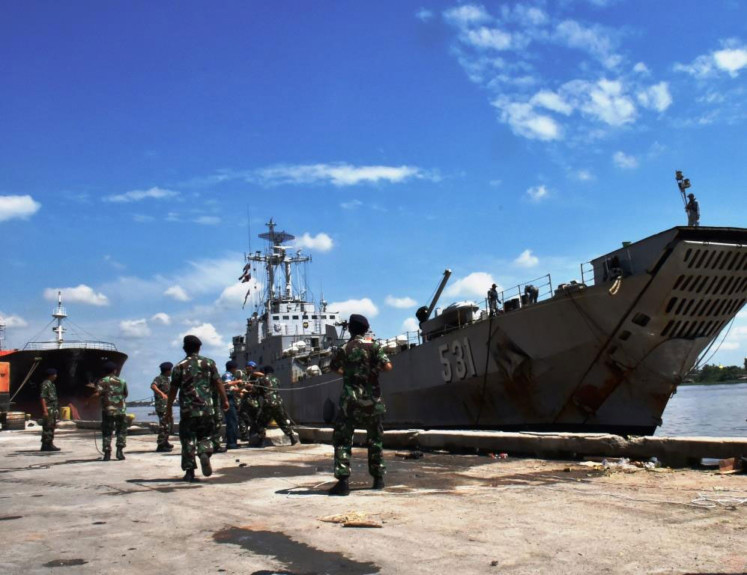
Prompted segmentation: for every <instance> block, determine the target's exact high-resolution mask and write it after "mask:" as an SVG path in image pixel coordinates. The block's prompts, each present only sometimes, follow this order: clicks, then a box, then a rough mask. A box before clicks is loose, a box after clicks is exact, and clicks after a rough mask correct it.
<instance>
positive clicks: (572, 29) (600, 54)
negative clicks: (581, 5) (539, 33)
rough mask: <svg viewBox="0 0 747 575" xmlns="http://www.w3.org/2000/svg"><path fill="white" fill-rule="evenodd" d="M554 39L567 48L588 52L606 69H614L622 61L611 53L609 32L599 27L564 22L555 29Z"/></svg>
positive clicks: (573, 21) (568, 21) (571, 21)
mask: <svg viewBox="0 0 747 575" xmlns="http://www.w3.org/2000/svg"><path fill="white" fill-rule="evenodd" d="M554 39H555V40H556V41H557V42H559V43H560V44H562V45H564V46H567V47H569V48H576V49H579V50H584V51H586V52H588V53H589V54H591V55H592V56H593V57H595V58H597V59H598V60H599V61H600V62H601V63H602V65H604V66H605V67H606V68H614V67H615V66H617V65H618V64H619V63H620V62H621V60H622V58H621V57H620V56H619V55H617V54H615V53H614V51H613V46H612V41H611V40H610V34H609V31H607V30H605V29H603V28H602V27H600V26H595V27H591V28H590V27H586V26H583V25H582V24H579V23H578V22H576V21H575V20H564V21H563V22H561V23H560V24H558V25H557V27H556V28H555V34H554Z"/></svg>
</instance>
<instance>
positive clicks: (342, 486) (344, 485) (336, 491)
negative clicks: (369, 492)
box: [329, 477, 350, 496]
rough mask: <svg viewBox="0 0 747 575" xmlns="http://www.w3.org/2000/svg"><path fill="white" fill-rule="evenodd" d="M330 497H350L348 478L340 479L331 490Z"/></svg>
mask: <svg viewBox="0 0 747 575" xmlns="http://www.w3.org/2000/svg"><path fill="white" fill-rule="evenodd" d="M329 495H342V496H344V495H350V485H348V478H347V477H340V479H338V480H337V483H335V485H334V486H333V487H332V489H330V490H329Z"/></svg>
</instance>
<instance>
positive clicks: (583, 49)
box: [0, 0, 747, 396]
mask: <svg viewBox="0 0 747 575" xmlns="http://www.w3.org/2000/svg"><path fill="white" fill-rule="evenodd" d="M0 50H1V51H2V54H3V55H4V57H3V58H2V60H1V61H0V125H1V126H2V129H1V130H0V238H1V244H2V252H1V253H2V257H1V260H0V261H1V262H2V269H3V273H2V282H0V316H2V317H3V318H4V320H5V322H6V324H7V325H8V328H7V333H6V342H5V343H6V347H12V346H22V345H23V344H24V343H25V342H26V341H27V340H28V339H29V338H31V337H33V336H34V335H36V334H37V333H38V332H39V331H40V330H41V329H42V328H43V327H44V326H45V325H46V323H47V321H48V320H49V314H50V312H51V309H52V307H53V305H54V304H53V301H52V299H54V294H55V292H56V290H57V289H60V288H61V289H63V290H64V292H65V301H66V305H67V307H68V310H69V312H70V313H71V318H72V319H73V321H74V322H75V324H76V325H79V326H83V328H84V329H85V330H87V331H88V332H91V333H93V334H95V335H96V336H97V337H98V338H100V339H104V340H109V341H113V342H115V343H116V344H117V345H118V346H119V348H120V349H122V350H123V351H125V352H127V353H128V354H130V360H129V362H128V364H127V366H126V368H125V371H124V375H125V377H126V378H127V379H128V380H129V382H130V384H131V387H132V389H133V395H142V396H144V395H146V394H147V393H146V391H145V389H146V387H147V385H149V383H150V381H151V380H152V377H153V376H154V375H155V374H156V373H157V365H158V364H159V363H160V362H161V361H164V360H171V361H175V360H177V359H179V357H180V353H181V351H180V346H179V345H178V341H179V339H180V336H181V335H183V334H184V333H187V332H189V331H193V332H197V333H199V334H200V335H201V336H202V338H203V341H205V344H206V345H205V353H206V354H207V355H210V356H212V357H214V358H215V359H216V360H217V361H218V362H219V363H221V364H222V363H223V362H224V361H225V360H226V359H227V354H228V347H229V344H230V338H231V336H232V335H234V334H238V333H241V331H242V328H243V325H244V318H245V317H246V315H247V311H248V309H247V310H242V309H241V305H240V298H241V297H242V296H243V292H242V287H241V286H237V285H236V283H235V282H236V278H237V277H238V275H239V273H240V270H241V267H242V254H243V252H244V251H247V250H248V249H249V247H250V246H249V243H248V238H249V235H250V234H249V233H250V232H251V235H252V236H255V237H254V238H252V243H251V248H252V249H259V248H260V247H261V245H260V242H259V240H257V239H256V234H257V233H260V232H262V231H264V230H263V224H264V222H266V221H267V220H269V218H270V217H273V218H275V220H276V221H278V222H279V225H280V227H281V228H283V229H286V230H287V231H289V232H291V233H293V234H295V235H296V236H298V237H299V238H300V245H301V246H302V247H304V248H305V249H307V250H308V251H309V253H310V254H311V255H312V257H313V258H314V262H313V264H312V266H311V267H310V268H309V287H310V289H311V290H312V292H313V293H314V295H315V297H316V298H317V299H318V298H319V296H320V295H321V293H322V291H323V293H324V296H325V298H326V299H327V300H328V301H330V302H334V303H335V304H336V305H337V307H338V308H339V309H341V310H342V311H343V312H345V313H349V312H350V311H361V312H363V313H366V314H368V315H369V317H370V319H371V322H372V324H373V327H374V329H375V331H376V332H377V333H378V334H380V335H385V336H390V335H395V334H396V333H399V332H400V331H402V330H403V329H406V328H407V327H408V326H411V325H412V321H413V320H412V319H411V318H413V315H414V311H415V309H416V308H417V307H418V306H419V305H422V304H424V303H427V300H428V298H429V296H430V295H431V294H432V292H433V290H434V288H435V287H436V284H437V282H438V280H439V278H440V275H441V273H442V271H443V269H444V268H446V267H449V268H451V269H452V270H453V271H454V275H453V277H452V281H451V282H450V287H449V290H448V291H447V295H446V296H445V299H449V300H459V299H481V298H483V297H484V295H483V294H484V292H485V290H486V289H487V287H488V286H487V285H485V284H486V283H488V284H489V283H492V281H493V280H495V281H496V282H497V283H499V284H500V285H502V286H505V287H509V286H512V285H515V284H517V283H519V282H523V281H526V280H529V279H532V278H536V277H538V276H541V275H543V274H546V273H552V275H553V281H554V282H555V283H556V284H557V283H559V282H561V281H567V280H569V279H572V278H577V277H578V264H579V263H580V262H582V261H588V260H589V259H591V258H593V257H596V256H598V255H600V254H602V253H605V252H606V251H609V250H611V249H614V248H616V247H617V246H618V245H619V244H620V242H621V241H624V240H633V241H634V240H637V239H641V238H643V237H645V236H647V235H650V234H652V233H656V232H658V231H661V230H664V229H667V228H670V227H672V226H674V225H681V224H684V223H685V222H686V217H685V214H684V211H683V208H682V204H681V200H680V198H679V195H678V191H677V188H676V185H675V182H674V171H675V170H677V169H681V170H684V171H685V174H686V176H688V177H690V178H691V180H692V182H693V191H694V192H695V193H696V195H697V196H698V199H699V201H700V204H701V209H702V212H703V216H702V223H703V224H705V225H723V226H727V225H728V226H745V223H746V222H747V202H745V197H746V193H745V192H746V190H745V187H746V184H745V182H747V161H745V159H747V158H746V156H747V154H746V152H747V150H746V149H745V137H744V133H745V123H747V97H745V96H746V94H745V91H746V88H747V81H746V79H747V5H745V4H744V3H743V2H739V1H736V0H731V1H729V0H714V1H711V2H708V3H707V9H706V3H703V2H701V1H694V0H693V1H682V0H680V1H677V2H674V1H661V2H649V1H633V0H631V1H624V0H619V1H615V0H559V1H557V2H550V1H539V0H538V1H526V2H485V3H469V2H453V1H452V2H425V3H416V2H402V1H396V2H395V1H379V2H356V3H352V2H351V3H343V2H329V1H320V2H314V3H311V2H300V1H296V2H292V1H290V2H284V3H269V2H249V1H247V2H231V1H226V2H221V3H210V4H207V3H203V2H157V3H155V2H116V1H115V2H106V3H102V2H83V1H71V2H65V3H51V2H33V1H30V2H14V3H6V4H5V6H4V10H3V18H2V19H0ZM408 320H409V321H408ZM42 335H44V336H51V335H52V334H51V332H49V333H43V334H42ZM68 335H71V334H68ZM745 353H747V317H745V313H744V312H742V315H741V317H740V318H739V319H738V320H737V322H735V325H734V327H733V328H732V331H731V332H730V334H729V337H728V338H727V339H726V341H725V343H724V345H723V346H722V348H721V350H720V351H719V353H718V354H717V356H716V357H715V358H714V361H720V362H723V363H739V364H741V363H742V358H743V357H744V356H745Z"/></svg>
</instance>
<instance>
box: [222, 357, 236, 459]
mask: <svg viewBox="0 0 747 575" xmlns="http://www.w3.org/2000/svg"><path fill="white" fill-rule="evenodd" d="M221 379H222V380H223V387H224V388H225V390H226V398H228V411H226V414H225V417H226V448H229V447H230V448H231V449H234V448H236V447H238V445H237V444H236V442H237V441H238V439H239V437H238V435H239V433H238V432H239V415H238V411H237V410H236V396H237V395H238V382H237V381H236V376H235V375H234V374H233V373H231V372H230V371H227V372H226V373H224V374H223V375H222V376H221Z"/></svg>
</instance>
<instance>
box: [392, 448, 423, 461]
mask: <svg viewBox="0 0 747 575" xmlns="http://www.w3.org/2000/svg"><path fill="white" fill-rule="evenodd" d="M394 455H395V457H402V458H404V459H420V458H421V457H423V452H422V451H418V450H417V449H416V450H414V451H395V452H394Z"/></svg>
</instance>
